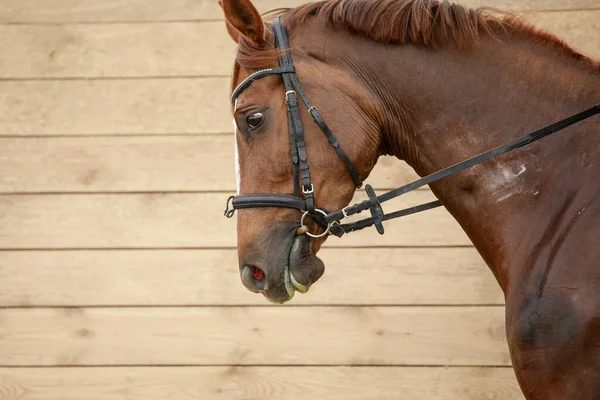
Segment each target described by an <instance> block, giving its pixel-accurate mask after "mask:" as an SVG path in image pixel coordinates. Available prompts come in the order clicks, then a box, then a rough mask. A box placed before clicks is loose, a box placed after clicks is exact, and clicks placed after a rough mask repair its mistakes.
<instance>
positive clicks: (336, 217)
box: [325, 104, 600, 222]
mask: <svg viewBox="0 0 600 400" xmlns="http://www.w3.org/2000/svg"><path fill="white" fill-rule="evenodd" d="M596 114H600V104H596V105H595V106H594V107H592V108H589V109H587V110H585V111H582V112H580V113H578V114H575V115H573V116H570V117H568V118H565V119H563V120H561V121H558V122H556V123H554V124H552V125H549V126H547V127H545V128H542V129H540V130H537V131H535V132H532V133H530V134H528V135H525V136H522V137H520V138H518V139H516V140H513V141H512V142H509V143H506V144H503V145H501V146H498V147H496V148H493V149H491V150H489V151H486V152H485V153H481V154H479V155H477V156H475V157H471V158H469V159H467V160H465V161H462V162H459V163H457V164H454V165H451V166H449V167H447V168H444V169H441V170H439V171H437V172H434V173H432V174H430V175H427V176H425V177H423V178H421V179H417V180H416V181H414V182H411V183H409V184H407V185H404V186H402V187H399V188H398V189H395V190H392V191H389V192H387V193H384V194H382V195H381V196H378V197H377V200H378V201H379V202H380V203H383V202H385V201H388V200H391V199H393V198H396V197H398V196H401V195H403V194H405V193H408V192H411V191H413V190H415V189H418V188H420V187H421V186H424V185H428V184H430V183H433V182H435V181H438V180H440V179H443V178H445V177H447V176H449V175H452V174H455V173H457V172H460V171H462V170H464V169H467V168H470V167H472V166H474V165H477V164H481V163H482V162H484V161H487V160H489V159H490V158H493V157H496V156H498V155H500V154H504V153H507V152H509V151H512V150H514V149H518V148H519V147H523V146H526V145H528V144H531V143H533V142H535V141H537V140H540V139H542V138H544V137H546V136H549V135H551V134H553V133H556V132H559V131H561V130H563V129H565V128H567V127H569V126H571V125H573V124H576V123H578V122H580V121H583V120H585V119H587V118H590V117H592V116H594V115H596ZM427 204H430V205H431V207H429V208H427V209H430V208H434V207H439V206H440V205H441V203H440V202H432V203H427ZM370 206H371V201H363V202H361V203H357V204H354V205H353V206H349V207H346V208H344V209H342V210H338V211H335V212H333V213H331V214H329V215H328V216H327V217H326V218H325V219H326V220H327V222H339V221H341V220H342V219H344V218H347V217H349V216H352V215H355V214H359V213H361V212H363V211H365V210H368V209H369V208H370ZM399 216H403V215H398V216H395V217H392V218H398V217H399ZM387 219H391V218H384V219H382V220H384V221H385V220H387Z"/></svg>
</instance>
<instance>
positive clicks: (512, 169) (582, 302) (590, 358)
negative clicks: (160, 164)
mask: <svg viewBox="0 0 600 400" xmlns="http://www.w3.org/2000/svg"><path fill="white" fill-rule="evenodd" d="M219 4H220V5H221V8H222V10H223V13H224V16H225V27H226V29H227V32H228V33H229V35H230V36H231V38H232V39H233V40H234V41H235V42H236V43H237V54H236V58H235V63H234V67H233V73H232V87H231V92H232V95H233V101H232V104H231V112H232V115H233V119H234V129H235V159H236V175H237V177H236V183H237V193H238V196H239V197H241V199H240V200H239V201H238V204H237V207H236V208H237V209H239V212H238V214H237V241H238V256H239V267H240V276H241V280H242V283H243V284H244V285H245V286H246V287H247V288H248V289H249V290H251V291H253V292H257V293H262V294H263V295H264V296H265V297H266V298H267V299H269V300H270V301H273V302H276V303H283V302H286V301H289V300H290V299H291V297H292V296H293V294H294V292H295V291H299V292H306V291H307V290H308V289H309V288H310V286H311V285H312V284H314V283H315V282H316V281H317V280H318V279H319V277H320V276H321V275H322V274H323V271H324V264H323V262H322V261H321V260H320V259H319V258H318V257H317V253H318V251H319V249H320V247H321V246H322V244H323V243H324V241H325V240H326V239H327V237H328V235H327V233H330V232H331V233H334V231H336V230H337V231H338V233H340V232H339V230H340V227H341V225H340V224H339V223H338V222H339V219H340V218H342V217H345V216H346V214H349V213H350V211H353V210H354V211H356V210H357V209H358V208H357V207H348V205H349V203H350V201H351V199H352V197H353V195H354V193H355V191H356V190H357V187H359V186H360V185H361V183H362V181H364V180H365V179H366V178H367V177H368V175H369V173H370V172H371V170H372V169H373V167H374V166H375V164H376V163H377V160H378V158H379V157H380V156H382V155H390V156H395V157H397V158H399V159H400V160H404V161H405V162H406V163H408V165H410V166H411V167H412V168H413V169H414V170H415V171H416V173H417V174H418V175H419V176H421V177H427V176H431V175H432V174H435V173H436V171H440V170H443V169H444V168H445V167H447V166H451V165H455V164H456V163H459V162H460V161H461V160H465V159H468V158H469V157H472V156H473V155H475V154H478V153H481V152H484V151H487V150H489V149H491V148H494V146H499V145H502V144H503V143H506V142H510V141H511V140H514V139H515V138H516V137H519V136H521V135H523V134H524V133H526V132H529V131H531V130H534V129H537V128H540V127H544V126H546V125H548V124H550V123H552V122H555V121H557V120H558V119H560V118H564V117H568V116H569V115H572V114H574V113H577V112H579V111H581V110H584V109H587V108H588V107H590V106H593V105H594V104H597V103H598V101H599V99H600V62H599V61H598V60H595V59H593V58H591V57H589V56H586V55H585V54H583V53H581V52H578V51H576V50H575V49H573V48H571V47H569V46H568V45H567V44H566V43H564V42H563V41H561V40H560V39H559V38H557V37H556V36H554V35H552V34H550V33H548V32H545V31H542V30H539V29H536V28H534V27H532V26H531V25H529V24H528V23H527V22H525V21H524V20H523V19H522V18H520V17H519V16H517V15H515V14H513V13H510V12H506V11H500V10H497V9H491V8H477V9H468V8H466V7H463V6H461V5H458V4H451V3H449V2H448V1H446V0H444V1H438V0H323V1H318V2H315V3H309V4H305V5H302V6H300V7H297V8H293V9H278V10H274V11H273V12H271V13H267V14H265V15H261V14H260V13H259V12H258V11H257V10H256V8H255V7H254V5H253V4H252V3H251V1H250V0H221V1H220V2H219ZM275 22H277V24H275ZM279 25H284V26H285V31H284V30H283V29H284V28H281V27H280V26H279ZM284 33H285V35H284ZM292 60H293V61H292ZM296 74H297V77H296ZM282 77H283V79H282ZM259 78H260V79H259ZM240 84H241V87H240V86H239V85H240ZM300 84H301V85H300ZM302 88H305V89H306V90H305V91H304V89H302ZM309 98H310V100H309ZM300 101H302V102H305V104H306V105H307V107H308V109H309V113H305V112H303V113H299V112H298V111H297V110H298V103H299V102H300ZM313 104H314V105H313ZM598 109H600V106H596V113H597V111H598ZM311 116H312V119H313V120H314V122H316V124H315V123H313V121H311ZM588 116H589V115H588ZM599 119H600V118H598V117H596V118H587V117H586V118H585V119H580V120H579V121H577V124H573V125H570V126H568V127H566V128H565V126H562V127H563V128H564V130H563V131H562V132H561V133H560V134H556V135H552V136H551V137H550V136H549V137H546V138H544V140H542V141H538V142H536V143H531V144H528V145H527V146H524V147H518V148H515V149H514V150H512V151H510V152H505V153H502V154H500V155H497V156H495V157H488V158H487V159H486V160H485V161H484V162H479V163H472V165H469V167H468V168H466V167H465V168H462V169H460V170H458V171H454V172H455V173H452V174H446V175H444V176H442V179H436V180H429V181H427V182H426V183H428V184H429V187H430V189H431V191H432V192H433V194H434V195H435V197H436V198H437V199H438V200H439V204H442V205H443V206H444V207H445V208H446V209H447V210H448V212H449V213H450V214H451V216H452V217H453V218H454V219H455V220H456V221H457V222H458V224H459V225H460V227H461V228H462V229H463V230H464V232H465V233H466V234H467V236H468V237H469V239H470V240H471V241H472V243H473V245H474V247H475V248H476V249H477V251H478V252H479V254H480V255H481V257H482V259H483V260H484V261H485V263H486V264H487V265H488V266H489V269H490V270H491V272H492V273H493V275H494V276H495V278H496V281H497V282H498V284H499V286H500V287H501V288H502V290H503V293H504V298H505V304H506V307H505V310H506V319H505V322H506V336H507V341H508V346H509V352H510V356H511V360H512V364H513V369H514V371H515V375H516V377H517V380H518V383H519V385H520V387H521V390H522V391H523V393H524V395H525V397H526V398H527V399H529V400H554V399H561V400H574V399H600V379H598V377H599V376H600V291H599V290H598V288H599V287H600V235H599V234H600V200H599V195H600V180H599V179H598V176H600V121H599ZM325 121H326V123H325ZM321 131H323V132H321ZM323 133H325V137H324V136H323ZM333 133H335V135H334V134H333ZM290 154H291V160H290ZM421 183H423V182H421ZM366 189H369V190H370V191H368V194H369V198H370V200H369V201H367V202H366V203H365V204H363V206H361V207H362V208H361V209H364V210H367V209H368V210H370V211H371V214H372V217H371V218H370V220H369V221H368V222H369V224H371V225H372V224H375V225H376V226H377V229H378V230H379V228H380V227H381V226H380V223H381V221H382V218H381V217H382V216H381V210H380V208H378V205H379V204H378V201H377V197H376V196H374V195H373V193H372V189H371V188H370V187H367V188H366ZM300 192H301V193H300ZM256 193H266V194H267V195H254V197H252V196H253V194H256ZM290 193H294V195H290ZM299 198H300V200H299ZM235 201H236V200H235V198H234V202H235ZM244 201H245V202H244ZM439 204H438V205H439ZM297 210H302V211H303V212H304V214H303V215H302V223H300V221H299V214H298V211H297ZM333 210H337V211H335V212H333ZM228 214H229V215H228V216H231V215H232V214H233V213H232V212H231V211H230V212H228ZM321 214H322V215H321ZM333 215H336V216H337V217H339V218H333V217H332V216H333ZM304 217H306V218H304ZM311 217H312V218H311ZM334 228H335V229H334ZM381 231H383V229H381ZM341 233H343V232H341ZM342 240H343V239H342Z"/></svg>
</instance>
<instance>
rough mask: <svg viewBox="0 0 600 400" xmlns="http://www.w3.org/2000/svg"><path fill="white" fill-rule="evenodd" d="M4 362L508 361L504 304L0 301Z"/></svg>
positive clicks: (0, 345)
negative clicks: (48, 305)
mask: <svg viewBox="0 0 600 400" xmlns="http://www.w3.org/2000/svg"><path fill="white" fill-rule="evenodd" d="M0 321H2V324H1V325H0V336H1V337H2V341H0V365H4V366H17V365H20V366H23V365H31V366H50V365H65V366H75V365H98V366H100V365H174V364H177V365H323V364H326V365H448V366H451V365H472V366H483V365H495V366H500V365H502V366H504V365H506V366H507V365H510V358H509V355H508V350H507V344H506V340H505V334H504V326H503V325H504V308H503V307H321V308H319V309H315V308H313V307H289V306H288V307H286V306H281V307H243V308H238V307H228V308H222V307H220V308H219V307H217V308H213V307H202V308H193V307H188V308H134V309H126V308H118V309H114V308H109V309H103V308H96V309H3V310H0Z"/></svg>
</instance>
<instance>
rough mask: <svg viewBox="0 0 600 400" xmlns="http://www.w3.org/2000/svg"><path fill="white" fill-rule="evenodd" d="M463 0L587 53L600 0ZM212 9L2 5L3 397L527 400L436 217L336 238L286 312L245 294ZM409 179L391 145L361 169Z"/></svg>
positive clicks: (484, 305)
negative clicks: (388, 153) (530, 24)
mask: <svg viewBox="0 0 600 400" xmlns="http://www.w3.org/2000/svg"><path fill="white" fill-rule="evenodd" d="M256 3H257V4H258V6H259V8H260V9H261V11H265V10H268V9H270V8H274V7H282V6H293V5H296V4H298V0H281V1H275V0H257V2H256ZM464 4H466V5H469V6H478V5H491V6H496V7H499V8H506V9H510V10H515V11H520V12H524V13H527V14H528V18H529V19H530V20H532V21H534V22H535V23H536V24H538V25H539V26H542V27H546V28H548V29H550V30H552V31H553V32H556V33H558V34H559V35H560V36H562V37H563V38H565V39H566V40H567V41H568V42H569V43H570V44H572V45H574V46H576V47H577V48H579V49H581V50H582V51H585V52H587V53H589V54H592V55H596V56H600V39H599V38H598V35H597V34H598V32H599V31H600V29H599V28H600V8H599V7H598V3H597V0H570V1H566V2H565V1H560V0H532V1H525V0H497V1H495V0H465V1H464ZM221 19H222V17H221V12H220V9H219V7H218V5H217V2H216V1H213V0H171V1H168V2H167V1H163V0H104V1H101V2H97V1H90V0H52V1H49V0H28V1H23V0H0V37H2V41H0V104H1V107H0V171H2V174H1V175H0V398H1V399H3V400H17V399H19V400H34V399H35V400H74V399H77V400H126V399H170V400H190V399H203V400H204V399H206V400H212V399H224V400H242V399H245V400H247V399H259V398H260V399H263V400H268V399H272V400H295V399H306V398H309V399H322V400H342V399H343V400H354V399H356V400H359V399H360V400H363V399H370V400H383V399H392V398H394V399H396V398H404V399H412V400H421V399H423V400H424V399H427V400H457V399H468V400H474V399H492V398H494V399H506V400H509V399H522V396H521V394H520V392H519V390H518V386H517V384H516V382H515V379H514V375H513V373H512V370H511V369H510V359H509V356H508V352H507V346H506V343H505V337H504V326H503V312H504V309H503V298H502V293H501V292H500V290H499V289H498V287H497V285H496V283H495V281H494V279H493V277H492V275H491V273H489V272H488V270H487V268H486V267H485V266H484V264H483V262H482V261H481V259H480V258H479V256H478V255H477V253H476V252H475V251H474V249H473V248H472V247H471V246H470V242H469V240H468V238H467V237H466V236H465V235H464V233H462V231H461V230H460V228H459V227H458V225H457V224H456V222H455V221H453V220H452V218H451V217H450V216H449V215H448V213H446V212H445V211H443V210H437V211H433V212H432V213H430V214H428V215H419V216H413V217H409V218H407V219H405V220H403V221H402V222H401V223H394V224H389V227H388V228H387V230H388V233H387V235H385V236H384V237H379V236H378V235H376V234H375V233H373V232H370V233H368V232H364V233H360V234H357V235H352V236H349V237H347V238H344V239H343V240H341V241H333V240H332V241H330V243H328V245H327V246H326V248H325V249H324V250H323V251H322V254H323V258H324V260H325V262H326V264H327V266H328V269H327V272H326V275H325V276H324V278H323V279H322V280H321V281H320V282H319V284H317V285H315V287H314V288H313V290H311V293H310V294H309V295H305V296H297V297H296V298H295V299H294V301H293V303H291V304H289V305H286V306H272V305H268V304H266V303H265V300H264V299H263V298H262V297H257V296H256V295H252V294H251V293H249V292H247V291H246V290H245V289H243V287H242V285H241V283H240V282H239V278H238V275H237V266H236V254H235V250H234V247H235V237H234V233H235V223H234V222H233V221H231V220H225V219H224V218H223V217H222V208H223V202H224V200H225V198H226V197H227V196H228V195H229V194H230V193H231V192H232V191H233V187H234V172H233V168H232V165H233V160H232V157H233V156H232V154H233V149H232V139H231V136H230V133H229V130H230V116H229V114H228V113H229V109H228V105H227V104H228V103H227V96H228V87H229V73H230V69H231V62H232V58H233V54H234V46H233V45H232V43H231V42H230V40H229V38H228V37H227V35H226V34H225V29H224V25H223V22H222V20H221ZM209 38H210V39H209ZM413 177H414V172H412V171H411V170H410V169H409V168H407V167H406V166H404V165H402V164H401V163H399V162H397V161H394V160H391V159H384V160H382V162H381V163H380V165H379V166H378V167H377V168H376V170H375V172H374V174H373V176H372V177H371V178H370V179H369V181H370V183H371V184H373V185H374V186H375V187H376V188H379V189H386V188H391V187H395V186H397V185H399V184H401V183H403V182H406V181H408V180H409V179H412V178H413ZM362 195H363V194H362V193H359V194H358V195H357V197H361V196H362ZM430 198H431V194H430V193H429V192H428V191H426V190H424V191H419V192H417V193H414V194H411V195H409V196H406V198H405V199H403V200H402V201H400V203H399V205H408V204H414V203H416V202H418V201H423V200H426V199H430ZM208 227H210V228H208ZM208 229H212V230H214V232H213V233H210V234H209V233H208V232H207V230H208ZM376 246H379V247H376ZM366 266H368V268H367V267H366Z"/></svg>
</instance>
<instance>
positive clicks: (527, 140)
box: [225, 17, 600, 238]
mask: <svg viewBox="0 0 600 400" xmlns="http://www.w3.org/2000/svg"><path fill="white" fill-rule="evenodd" d="M272 25H273V30H274V32H275V46H276V48H277V49H278V50H280V52H279V54H280V55H279V66H278V67H272V68H266V69H261V70H259V71H256V72H254V73H252V74H250V75H249V76H248V77H247V78H245V79H244V80H243V81H242V82H240V84H239V85H238V86H237V87H236V88H235V89H234V91H233V93H232V95H231V101H232V102H233V103H235V101H236V99H237V98H238V97H239V95H240V94H241V93H242V92H243V91H244V90H245V89H247V88H248V86H250V84H251V83H252V82H253V81H255V80H257V79H259V78H262V77H264V76H268V75H281V77H282V79H283V83H284V85H285V90H286V92H285V103H286V110H287V117H288V129H289V135H290V154H291V156H292V174H293V179H294V194H293V195H288V194H242V195H237V196H230V197H229V199H228V200H227V205H226V208H225V216H226V217H227V218H231V217H233V215H234V213H235V210H236V209H243V208H257V207H258V208H260V207H279V208H291V209H296V210H300V211H302V212H303V214H302V217H301V218H300V225H301V227H304V226H305V225H304V221H305V218H306V217H307V216H309V215H310V216H311V217H312V218H313V220H314V221H315V222H316V223H317V225H319V227H320V228H322V229H323V232H322V233H320V234H312V233H310V232H308V229H307V228H304V229H303V230H301V231H300V230H299V231H298V233H299V234H303V233H305V234H307V235H308V236H310V237H315V238H317V237H323V236H325V235H328V234H333V235H335V236H338V237H341V236H342V235H343V234H344V233H348V232H353V231H356V230H359V229H363V228H367V227H370V226H373V225H375V228H376V229H377V232H379V233H380V234H383V233H384V229H383V221H387V220H390V219H394V218H399V217H403V216H406V215H410V214H414V213H417V212H421V211H425V210H429V209H432V208H436V207H439V206H441V205H442V203H441V202H440V201H438V200H436V201H432V202H429V203H425V204H421V205H418V206H414V207H409V208H405V209H403V210H399V211H396V212H393V213H389V214H385V213H384V212H383V209H382V207H381V203H383V202H385V201H388V200H391V199H393V198H396V197H398V196H401V195H403V194H405V193H408V192H410V191H413V190H415V189H418V188H420V187H422V186H425V185H427V184H430V183H432V182H435V181H437V180H440V179H442V178H445V177H447V176H449V175H452V174H455V173H457V172H460V171H462V170H464V169H467V168H470V167H472V166H474V165H476V164H480V163H482V162H484V161H486V160H489V159H490V158H493V157H496V156H498V155H500V154H503V153H506V152H509V151H511V150H514V149H517V148H519V147H523V146H525V145H528V144H531V143H533V142H535V141H537V140H539V139H542V138H544V137H546V136H548V135H551V134H553V133H556V132H558V131H560V130H562V129H565V128H567V127H569V126H571V125H573V124H576V123H578V122H580V121H583V120H585V119H587V118H590V117H592V116H594V115H596V114H600V104H597V105H595V106H594V107H592V108H590V109H587V110H585V111H583V112H580V113H578V114H575V115H573V116H570V117H568V118H565V119H563V120H561V121H559V122H556V123H554V124H552V125H549V126H547V127H545V128H542V129H540V130H538V131H535V132H533V133H530V134H528V135H525V136H523V137H520V138H519V139H516V140H513V141H511V142H509V143H506V144H503V145H501V146H498V147H496V148H494V149H492V150H489V151H487V152H485V153H481V154H479V155H477V156H475V157H472V158H469V159H467V160H465V161H462V162H459V163H457V164H454V165H452V166H449V167H447V168H444V169H441V170H439V171H437V172H434V173H432V174H430V175H427V176H425V177H423V178H421V179H418V180H416V181H414V182H411V183H409V184H407V185H404V186H402V187H400V188H398V189H395V190H392V191H389V192H387V193H384V194H382V195H380V196H377V195H376V194H375V191H374V190H373V188H372V187H371V186H370V185H365V192H366V194H367V196H368V197H369V199H368V200H365V201H363V202H360V203H356V204H354V205H352V206H347V207H345V208H343V209H341V210H337V211H334V212H329V211H327V210H326V209H324V208H318V207H317V206H316V205H315V198H314V191H315V188H314V185H313V184H312V183H311V180H310V173H309V168H308V162H307V152H306V146H305V142H304V133H303V130H302V122H301V120H300V110H299V107H298V96H300V99H301V100H302V102H303V103H304V105H305V106H306V108H307V109H308V112H309V114H310V115H311V116H312V118H313V120H314V122H315V123H316V124H317V125H318V126H319V128H320V129H321V131H322V132H323V133H324V134H325V137H326V138H327V140H328V141H329V143H330V144H331V146H333V148H334V149H335V150H336V152H337V153H338V155H339V157H340V158H341V159H342V161H343V162H344V163H345V164H346V167H347V169H348V172H349V173H350V176H351V177H352V180H353V181H354V185H355V187H356V188H357V189H358V188H360V187H361V186H362V180H361V179H360V176H359V174H358V172H357V170H356V168H355V167H354V164H352V161H350V159H349V158H348V156H347V155H346V153H345V152H344V150H343V149H342V148H341V147H340V145H339V143H338V141H337V140H336V138H335V136H334V135H333V132H331V130H330V129H329V127H328V126H327V124H326V123H325V120H324V119H323V117H322V116H321V114H320V113H319V111H318V110H317V108H316V107H315V106H314V105H313V104H312V103H311V102H310V101H309V100H308V97H307V96H306V93H305V92H304V90H303V89H302V86H301V85H300V82H299V81H298V79H297V78H296V71H295V68H294V64H293V62H292V56H291V54H290V52H289V40H288V34H287V30H286V29H285V27H284V26H283V25H282V21H281V19H280V17H276V18H275V19H274V20H273V23H272ZM300 181H302V185H300ZM301 194H302V196H301ZM366 210H370V212H371V217H370V218H365V219H362V220H359V221H356V222H352V223H345V224H342V223H340V221H342V220H343V219H345V218H348V217H350V216H352V215H355V214H359V213H361V212H363V211H366Z"/></svg>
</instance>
